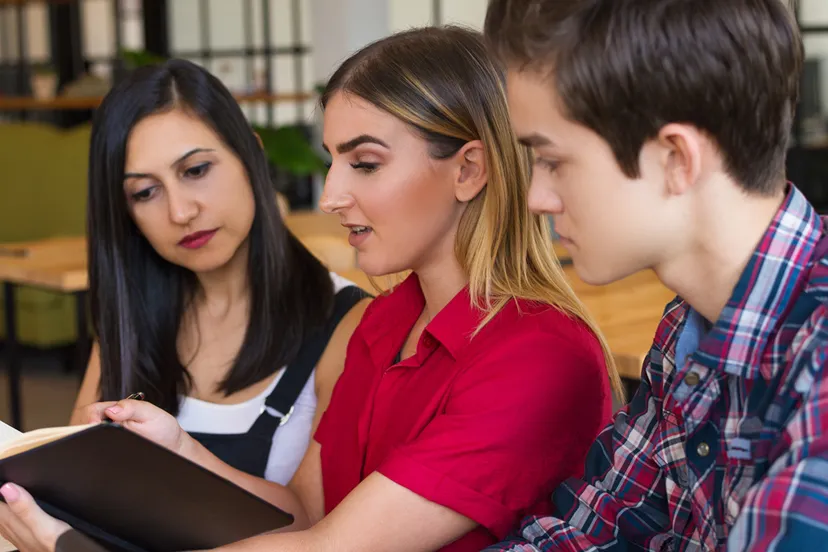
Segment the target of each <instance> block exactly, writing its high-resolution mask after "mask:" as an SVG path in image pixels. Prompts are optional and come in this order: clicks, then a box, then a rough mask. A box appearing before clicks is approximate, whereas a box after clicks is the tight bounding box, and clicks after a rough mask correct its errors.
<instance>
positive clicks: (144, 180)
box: [124, 110, 255, 273]
mask: <svg viewBox="0 0 828 552" xmlns="http://www.w3.org/2000/svg"><path fill="white" fill-rule="evenodd" d="M124 194H125V195H126V200H127V204H128V206H129V211H130V213H131V215H132V218H133V220H134V221H135V224H136V225H137V227H138V229H139V230H140V232H141V233H142V234H143V235H144V237H145V238H146V239H147V240H148V241H149V243H150V244H151V245H152V247H153V248H154V249H155V250H156V251H157V252H158V254H159V255H161V256H162V257H163V258H164V259H166V260H167V261H169V262H171V263H174V264H177V265H180V266H182V267H184V268H187V269H190V270H192V271H193V272H196V273H209V272H212V271H214V270H216V269H219V268H222V267H224V266H225V265H227V263H228V262H229V261H230V260H231V259H233V258H234V257H236V256H237V255H238V254H240V253H243V252H246V248H247V236H248V234H249V233H250V228H251V226H252V224H253V217H254V214H255V204H254V198H253V190H252V188H251V185H250V180H249V177H248V175H247V171H246V170H245V168H244V165H243V164H242V162H241V161H240V160H239V159H238V158H237V157H236V155H235V154H234V153H233V152H232V150H230V149H229V148H228V147H227V146H226V145H225V144H224V143H223V142H222V141H221V139H220V138H219V137H218V136H217V135H216V134H215V133H214V132H213V130H212V129H211V128H210V127H208V126H207V125H205V124H204V123H203V122H201V121H200V120H199V119H198V118H196V117H193V116H191V115H189V114H187V113H186V112H183V111H180V110H173V111H169V112H166V113H158V114H155V115H151V116H149V117H147V118H145V119H143V120H141V121H140V122H139V123H138V124H137V125H135V127H134V128H133V129H132V132H131V133H130V136H129V140H128V142H127V148H126V164H125V167H124Z"/></svg>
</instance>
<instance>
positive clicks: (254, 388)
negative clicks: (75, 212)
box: [72, 60, 367, 484]
mask: <svg viewBox="0 0 828 552" xmlns="http://www.w3.org/2000/svg"><path fill="white" fill-rule="evenodd" d="M89 166H90V170H89V206H88V217H89V227H88V230H89V266H90V287H91V293H90V296H91V297H92V319H93V323H94V326H95V330H96V334H97V338H98V341H97V343H96V345H95V347H94V349H93V353H92V357H91V360H90V362H89V367H88V370H87V374H86V377H85V379H84V383H83V385H82V387H81V390H80V393H79V396H78V399H77V407H78V408H79V409H80V408H81V407H83V406H86V405H88V404H90V403H94V402H96V401H99V400H118V399H122V398H124V397H126V396H129V395H131V394H132V393H135V392H142V393H144V395H145V400H147V401H148V402H150V403H152V404H154V405H157V406H159V407H161V408H163V409H164V410H166V411H167V412H169V413H171V414H173V415H175V416H176V417H177V418H178V421H179V423H180V424H181V427H182V428H184V429H185V430H187V431H189V432H190V433H191V434H192V435H193V436H194V437H196V438H197V439H198V440H199V441H201V443H202V444H204V445H205V446H206V447H207V448H208V449H209V450H211V451H212V452H213V453H214V454H216V455H217V456H218V457H219V458H221V459H222V460H224V461H225V462H227V463H228V464H230V465H231V466H234V467H235V468H238V469H239V470H241V471H242V472H245V473H246V474H249V475H250V477H253V476H258V477H264V478H266V479H269V480H271V481H276V482H279V483H281V484H286V483H287V482H288V481H289V480H290V479H291V477H292V476H293V473H294V472H295V471H296V468H297V467H298V465H299V462H300V461H301V459H302V457H303V456H304V454H305V450H306V449H307V446H308V443H309V441H310V437H311V434H312V431H313V430H314V429H315V426H316V422H317V420H318V418H319V416H320V415H321V413H322V412H323V411H324V408H325V406H326V405H327V402H328V400H329V398H330V394H331V392H332V389H333V386H334V383H335V382H336V380H337V378H338V377H339V374H340V373H341V371H342V368H343V364H344V360H345V348H346V345H347V343H348V339H349V338H350V335H351V333H352V331H353V329H354V328H355V327H356V325H357V323H358V322H359V319H360V317H361V315H362V312H363V310H364V308H365V302H367V301H363V299H364V298H365V295H364V294H362V293H361V292H360V291H359V290H358V289H357V288H355V287H354V286H352V285H351V284H350V283H349V282H348V281H346V280H344V279H342V278H340V277H338V276H336V275H335V274H331V273H329V272H328V270H327V269H326V268H325V267H323V266H322V264H321V263H320V262H319V261H318V260H317V259H316V258H315V257H313V255H311V253H310V252H308V250H307V249H305V248H304V247H303V246H302V245H301V244H300V242H299V241H298V240H297V239H296V238H295V237H294V236H292V235H291V234H290V232H289V231H288V230H287V229H286V228H285V226H284V224H283V222H282V220H281V218H280V215H279V211H278V208H277V206H276V201H275V194H274V191H273V188H272V186H271V183H270V180H269V178H268V170H267V164H266V160H265V156H264V154H263V151H262V149H261V146H260V144H259V142H258V141H257V137H256V135H255V134H254V132H253V131H252V130H251V127H250V125H249V124H248V122H247V121H246V119H245V117H244V115H243V113H242V111H241V110H240V109H239V107H238V105H237V104H236V102H235V101H234V99H233V97H232V96H231V94H230V93H229V92H228V91H227V89H226V88H225V87H224V86H223V85H222V84H221V83H220V82H219V81H218V80H217V79H216V78H215V77H213V76H212V75H210V74H209V73H208V72H207V71H206V70H204V69H203V68H201V67H199V66H197V65H194V64H192V63H189V62H186V61H179V60H173V61H170V62H168V63H166V64H164V65H161V66H158V67H150V68H143V69H139V70H138V71H136V72H135V73H134V74H132V75H131V76H130V77H129V78H128V79H126V80H125V81H124V82H123V83H122V84H120V85H119V86H117V87H116V88H115V89H114V90H113V91H112V92H111V93H110V94H109V96H108V97H107V98H106V101H105V102H104V103H103V104H102V105H101V107H100V109H99V110H98V112H97V113H96V117H95V121H94V125H93V132H92V140H91V146H90V160H89ZM82 421H83V419H82V414H81V411H80V410H76V411H75V413H74V415H73V417H72V422H74V423H80V422H82Z"/></svg>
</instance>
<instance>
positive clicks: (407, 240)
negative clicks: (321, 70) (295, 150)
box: [320, 93, 463, 276]
mask: <svg viewBox="0 0 828 552" xmlns="http://www.w3.org/2000/svg"><path fill="white" fill-rule="evenodd" d="M323 141H324V144H325V148H326V149H327V150H328V151H329V152H330V153H331V157H332V164H331V168H330V170H329V172H328V176H327V179H326V180H325V189H324V192H323V195H322V199H321V201H320V206H321V207H322V209H323V210H324V211H326V212H329V213H338V214H339V215H340V217H341V219H342V224H343V225H344V226H347V227H349V228H350V229H351V233H350V238H349V241H350V243H351V245H352V246H353V247H355V248H356V251H357V259H358V262H359V266H360V268H361V269H362V270H363V271H365V272H366V273H367V274H369V275H372V276H381V275H384V274H391V273H395V272H401V271H404V270H414V271H418V272H421V271H423V270H427V269H428V268H431V267H434V266H438V265H440V264H442V263H445V262H451V261H452V260H453V259H454V240H455V236H456V233H457V227H458V224H459V221H460V216H461V215H462V212H463V204H462V203H460V202H458V201H457V199H456V197H455V188H454V181H455V178H456V176H457V172H456V171H457V165H456V163H455V162H454V160H452V159H448V160H436V159H433V158H432V157H430V156H429V152H428V144H427V142H426V141H425V140H424V139H423V138H422V137H420V136H419V135H418V134H417V133H416V132H415V131H414V130H413V129H412V128H411V127H410V126H409V125H407V124H406V123H404V122H403V121H401V120H400V119H398V118H396V117H394V116H392V115H390V114H388V113H386V112H384V111H382V110H380V109H378V108H376V107H374V106H373V105H372V104H370V103H368V102H366V101H364V100H362V99H361V98H358V97H355V96H353V95H347V94H343V93H337V94H335V95H334V96H333V97H332V98H331V99H330V101H329V102H328V104H327V106H326V108H325V118H324V136H323Z"/></svg>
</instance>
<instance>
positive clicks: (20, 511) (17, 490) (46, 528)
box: [0, 483, 70, 549]
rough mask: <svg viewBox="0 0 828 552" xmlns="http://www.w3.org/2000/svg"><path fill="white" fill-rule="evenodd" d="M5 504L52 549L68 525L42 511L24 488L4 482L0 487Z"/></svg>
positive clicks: (67, 528)
mask: <svg viewBox="0 0 828 552" xmlns="http://www.w3.org/2000/svg"><path fill="white" fill-rule="evenodd" d="M0 493H2V495H3V498H4V499H5V501H6V504H8V505H9V509H10V510H11V511H12V513H13V514H14V515H15V516H17V517H18V518H19V519H20V521H22V522H23V523H24V524H25V525H26V527H27V528H28V529H29V531H31V533H32V534H33V535H34V536H35V537H36V538H37V540H39V541H40V542H42V543H43V544H45V545H46V546H47V547H49V549H53V548H54V545H55V543H56V542H57V539H58V537H59V536H60V535H62V534H63V533H64V532H66V531H67V530H69V529H70V527H69V526H68V525H67V524H66V523H64V522H62V521H59V520H57V519H55V518H53V517H52V516H50V515H48V514H47V513H46V512H44V511H43V510H42V509H41V508H40V506H38V505H37V503H36V502H35V501H34V498H32V495H30V494H29V493H28V491H26V490H25V489H24V488H22V487H19V486H17V485H14V484H13V483H6V484H5V485H3V486H2V487H0Z"/></svg>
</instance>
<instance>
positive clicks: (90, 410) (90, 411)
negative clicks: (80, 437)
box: [83, 401, 116, 424]
mask: <svg viewBox="0 0 828 552" xmlns="http://www.w3.org/2000/svg"><path fill="white" fill-rule="evenodd" d="M115 404H116V403H115V401H109V402H99V403H94V404H90V405H89V406H87V407H86V408H84V409H83V423H86V424H99V423H101V422H103V421H105V420H108V419H109V417H108V416H107V415H106V414H105V413H104V411H105V410H106V409H107V408H109V407H111V406H114V405H115Z"/></svg>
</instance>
